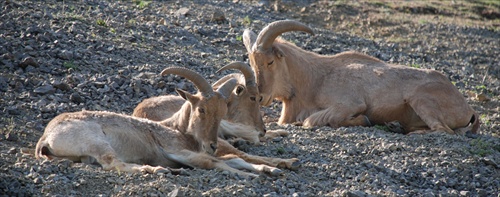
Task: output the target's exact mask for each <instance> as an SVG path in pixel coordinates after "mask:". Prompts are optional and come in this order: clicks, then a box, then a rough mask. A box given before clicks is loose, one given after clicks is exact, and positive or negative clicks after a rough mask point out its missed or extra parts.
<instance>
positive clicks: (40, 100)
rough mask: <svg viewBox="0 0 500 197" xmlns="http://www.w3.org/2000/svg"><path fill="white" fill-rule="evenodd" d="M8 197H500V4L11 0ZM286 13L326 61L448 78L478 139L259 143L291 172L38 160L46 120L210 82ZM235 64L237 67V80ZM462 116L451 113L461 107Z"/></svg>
mask: <svg viewBox="0 0 500 197" xmlns="http://www.w3.org/2000/svg"><path fill="white" fill-rule="evenodd" d="M0 5H1V6H0V8H1V10H0V15H1V20H0V95H1V96H0V110H1V112H2V116H1V117H0V128H1V129H0V130H1V135H0V156H1V157H0V166H1V167H0V195H1V196H4V195H5V196H41V195H43V196H97V195H99V196H125V195H127V196H131V195H134V196H135V195H142V196H200V195H207V196H230V195H238V196H415V195H417V196H437V195H439V196H498V195H499V189H500V139H499V138H500V131H499V129H500V123H499V120H500V115H499V113H498V112H499V109H500V106H499V94H500V81H499V79H500V11H499V10H500V3H499V2H498V1H495V0H476V1H472V0H471V1H462V0H455V1H418V2H413V1H386V0H376V1H365V0H361V1H345V0H340V1H315V0H303V1H290V0H281V1H266V0H263V1H250V0H232V1H199V0H194V1H158V2H156V1H155V2H150V1H137V0H134V1H94V0H83V1H45V2H43V3H41V2H38V1H33V2H32V1H12V0H7V1H2V2H0ZM283 19H293V20H298V21H301V22H303V23H306V24H307V25H309V26H311V27H312V28H313V29H314V30H315V33H316V34H315V35H314V36H310V35H306V34H304V33H298V32H297V33H295V32H294V33H286V34H284V35H283V37H284V38H285V39H288V40H290V41H292V42H294V43H295V44H296V45H298V46H300V47H303V48H305V49H307V50H311V51H314V52H317V53H321V54H336V53H339V52H342V51H349V50H355V51H359V52H362V53H366V54H369V55H372V56H375V57H377V58H380V59H382V60H384V61H387V62H390V63H396V64H403V65H407V66H412V67H419V68H427V69H434V70H438V71H440V72H442V73H443V74H445V75H446V76H448V77H449V79H450V80H451V81H452V82H453V84H455V86H456V87H457V88H458V89H459V90H460V91H461V92H462V93H463V95H464V96H465V97H466V98H467V101H468V102H469V103H470V105H471V106H472V107H473V108H474V109H475V110H476V111H477V112H478V113H479V114H480V119H481V121H482V122H483V123H482V125H481V129H480V132H481V133H480V134H479V135H477V136H468V137H466V136H455V135H447V134H441V133H436V134H429V135H409V136H405V135H401V134H397V133H391V132H388V131H387V128H386V127H384V126H375V127H366V128H364V127H350V128H338V129H332V128H328V127H322V128H313V129H306V128H302V127H297V126H293V125H276V124H275V123H274V122H275V121H276V118H277V117H278V113H279V110H280V109H281V106H280V104H279V103H275V104H273V105H272V106H271V107H266V108H263V109H262V110H263V111H264V112H265V119H266V121H267V122H268V124H267V127H268V129H286V130H288V131H289V132H290V133H291V135H290V136H288V137H285V138H278V139H274V140H270V141H269V142H265V143H263V145H261V146H249V147H247V151H248V152H249V153H251V154H256V155H263V156H271V157H282V158H291V157H297V158H299V159H301V161H302V167H301V168H300V169H299V170H297V171H289V170H284V173H283V175H281V176H279V177H269V176H266V175H262V176H260V177H258V178H254V179H244V178H241V177H238V176H236V175H233V174H230V173H228V172H221V171H218V170H202V169H186V171H187V173H188V175H173V174H169V173H167V174H161V173H159V174H128V173H120V172H115V171H111V172H110V171H103V170H102V169H101V168H100V167H99V166H92V165H85V164H81V163H72V162H70V161H66V160H62V161H43V160H35V158H34V157H33V156H32V155H24V154H22V153H21V148H28V149H32V148H34V147H35V144H36V142H37V141H38V139H39V137H40V136H41V135H42V133H43V129H44V127H45V125H46V124H47V123H48V122H49V121H50V120H51V119H52V118H54V117H55V116H56V115H58V114H60V113H63V112H71V111H80V110H82V109H86V110H107V111H113V112H119V113H125V114H130V113H131V112H132V110H133V108H134V107H135V106H136V105H137V104H138V103H139V102H140V101H142V100H143V99H145V98H148V97H152V96H158V95H163V94H175V93H174V92H173V89H174V88H175V87H177V88H184V89H187V90H189V91H192V92H194V91H195V89H194V88H193V86H192V84H190V83H189V82H186V81H185V80H184V79H182V78H180V77H160V76H159V75H158V73H159V72H160V71H161V70H162V69H163V68H165V67H168V66H182V67H187V68H190V69H193V70H195V71H197V72H200V73H202V74H203V75H204V76H205V77H206V78H207V79H208V80H209V81H210V82H214V81H216V80H217V79H219V78H220V77H222V75H221V74H216V73H215V71H216V70H217V69H218V68H220V67H221V66H223V65H224V64H226V63H228V62H231V61H235V60H239V61H247V59H246V51H245V48H244V46H243V43H242V41H241V39H242V38H241V35H242V33H243V31H244V29H246V28H250V29H253V30H254V31H259V30H260V29H262V27H263V26H265V25H266V24H268V23H270V22H273V21H276V20H283ZM227 73H229V72H226V73H223V74H227ZM450 115H453V114H450Z"/></svg>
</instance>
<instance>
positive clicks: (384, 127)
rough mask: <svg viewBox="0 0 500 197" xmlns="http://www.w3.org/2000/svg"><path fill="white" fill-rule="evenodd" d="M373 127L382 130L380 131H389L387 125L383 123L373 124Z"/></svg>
mask: <svg viewBox="0 0 500 197" xmlns="http://www.w3.org/2000/svg"><path fill="white" fill-rule="evenodd" d="M373 128H375V129H378V130H382V131H387V132H390V130H389V127H387V126H385V125H375V126H373Z"/></svg>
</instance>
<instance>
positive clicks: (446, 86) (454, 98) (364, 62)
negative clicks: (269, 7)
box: [243, 20, 480, 134]
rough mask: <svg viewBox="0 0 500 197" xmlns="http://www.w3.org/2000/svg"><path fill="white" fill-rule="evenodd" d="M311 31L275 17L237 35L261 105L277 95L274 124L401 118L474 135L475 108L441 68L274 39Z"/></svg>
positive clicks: (416, 127)
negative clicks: (240, 36) (257, 29)
mask: <svg viewBox="0 0 500 197" xmlns="http://www.w3.org/2000/svg"><path fill="white" fill-rule="evenodd" d="M288 31H303V32H307V33H310V34H314V33H313V30H312V29H311V28H310V27H308V26H306V25H304V24H302V23H300V22H296V21H291V20H284V21H276V22H273V23H270V24H269V25H267V26H266V27H265V28H264V29H262V31H261V32H260V33H259V34H258V35H256V34H255V33H253V32H252V31H251V30H248V29H247V30H245V31H244V33H243V42H244V45H245V47H246V49H247V52H248V58H249V61H250V65H251V66H252V69H253V70H254V72H255V73H256V76H257V79H256V81H257V85H258V87H259V92H260V95H261V96H262V97H263V99H262V102H261V104H262V105H270V104H271V102H272V101H273V99H277V100H280V101H282V103H283V109H282V111H281V116H280V119H279V122H278V123H280V124H284V123H294V122H299V123H302V124H303V126H307V127H311V126H325V125H329V126H331V127H340V126H356V125H360V126H370V125H372V124H377V125H382V124H386V123H388V122H393V121H396V122H399V123H400V124H401V126H402V127H403V130H404V133H428V132H434V131H444V132H447V133H450V134H453V133H457V134H463V133H465V132H467V131H471V132H472V133H478V129H479V125H480V121H479V117H478V115H477V113H476V112H475V111H474V110H473V109H472V108H471V107H470V106H469V105H468V104H467V101H466V100H465V98H464V96H463V95H462V94H461V93H460V92H459V91H458V90H457V88H456V87H455V86H454V85H453V84H452V83H451V82H450V80H449V79H448V78H447V77H445V76H444V75H443V74H441V73H439V72H437V71H434V70H429V69H416V68H411V67H406V66H401V65H393V64H387V63H385V62H383V61H381V60H379V59H377V58H374V57H371V56H368V55H364V54H360V53H356V52H343V53H340V54H336V55H319V54H316V53H313V52H309V51H306V50H303V49H301V48H299V47H297V46H296V45H294V44H292V43H290V42H288V41H285V40H283V39H281V38H277V37H278V36H279V35H281V34H282V33H284V32H288Z"/></svg>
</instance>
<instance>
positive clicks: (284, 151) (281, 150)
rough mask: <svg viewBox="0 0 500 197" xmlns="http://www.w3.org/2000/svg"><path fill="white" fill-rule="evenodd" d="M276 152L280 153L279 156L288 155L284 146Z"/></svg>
mask: <svg viewBox="0 0 500 197" xmlns="http://www.w3.org/2000/svg"><path fill="white" fill-rule="evenodd" d="M276 151H277V152H278V154H284V153H286V150H285V148H283V147H282V146H280V147H278V148H276Z"/></svg>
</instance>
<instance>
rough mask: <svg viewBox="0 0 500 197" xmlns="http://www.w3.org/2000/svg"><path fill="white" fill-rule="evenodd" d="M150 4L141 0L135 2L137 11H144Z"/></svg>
mask: <svg viewBox="0 0 500 197" xmlns="http://www.w3.org/2000/svg"><path fill="white" fill-rule="evenodd" d="M150 3H151V2H150V1H143V0H140V1H135V4H136V5H137V7H138V8H139V9H144V8H146V7H148V6H149V4H150Z"/></svg>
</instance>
